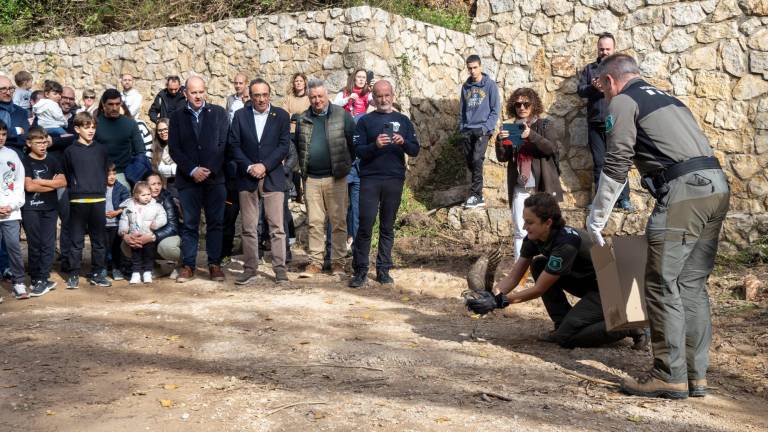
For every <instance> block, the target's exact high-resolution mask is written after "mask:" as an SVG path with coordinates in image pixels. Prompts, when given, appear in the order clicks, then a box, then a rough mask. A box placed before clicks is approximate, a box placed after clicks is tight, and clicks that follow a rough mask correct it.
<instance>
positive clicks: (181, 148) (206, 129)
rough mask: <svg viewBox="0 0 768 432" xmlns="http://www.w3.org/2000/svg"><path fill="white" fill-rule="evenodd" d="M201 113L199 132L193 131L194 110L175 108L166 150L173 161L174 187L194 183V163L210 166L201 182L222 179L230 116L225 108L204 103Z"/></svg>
mask: <svg viewBox="0 0 768 432" xmlns="http://www.w3.org/2000/svg"><path fill="white" fill-rule="evenodd" d="M202 110H203V111H202V112H201V113H200V125H199V130H200V134H199V136H198V134H196V133H195V127H194V126H193V122H194V121H195V117H194V114H192V111H190V110H189V109H188V108H186V107H185V108H183V109H180V110H177V111H174V112H173V114H171V124H170V125H169V131H168V132H169V133H168V151H169V152H170V154H171V159H173V161H174V162H176V166H177V168H176V182H175V184H176V188H177V189H184V188H187V187H192V186H195V185H196V184H197V183H195V181H194V180H193V179H192V177H191V176H190V173H191V172H192V170H193V169H194V168H196V167H199V166H200V167H205V168H208V169H209V170H211V175H210V176H208V178H207V179H206V180H205V181H204V182H203V184H222V183H224V159H225V158H226V156H227V130H228V126H229V120H228V119H229V116H228V115H227V112H226V111H225V110H224V108H222V107H220V106H218V105H213V104H209V103H206V104H205V106H204V107H203V108H202Z"/></svg>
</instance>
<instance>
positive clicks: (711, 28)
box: [696, 21, 739, 43]
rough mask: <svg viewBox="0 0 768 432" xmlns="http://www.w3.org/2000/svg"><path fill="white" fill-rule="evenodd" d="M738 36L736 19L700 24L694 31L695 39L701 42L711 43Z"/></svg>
mask: <svg viewBox="0 0 768 432" xmlns="http://www.w3.org/2000/svg"><path fill="white" fill-rule="evenodd" d="M736 37H739V28H738V26H737V25H736V21H727V22H719V23H714V24H702V25H701V26H699V30H698V31H697V32H696V40H697V41H699V42H701V43H712V42H715V41H718V40H720V39H728V38H736Z"/></svg>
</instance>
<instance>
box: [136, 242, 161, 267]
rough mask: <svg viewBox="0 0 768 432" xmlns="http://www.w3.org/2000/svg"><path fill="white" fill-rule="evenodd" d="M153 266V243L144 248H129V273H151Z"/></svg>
mask: <svg viewBox="0 0 768 432" xmlns="http://www.w3.org/2000/svg"><path fill="white" fill-rule="evenodd" d="M154 265H155V243H147V244H145V245H144V247H140V248H131V271H133V272H134V273H144V272H151V271H152V267H153V266H154Z"/></svg>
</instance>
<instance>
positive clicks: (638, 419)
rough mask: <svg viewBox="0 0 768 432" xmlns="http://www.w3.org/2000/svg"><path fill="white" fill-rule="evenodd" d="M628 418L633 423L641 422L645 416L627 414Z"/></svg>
mask: <svg viewBox="0 0 768 432" xmlns="http://www.w3.org/2000/svg"><path fill="white" fill-rule="evenodd" d="M627 420H629V421H631V422H632V423H641V422H642V421H643V418H642V417H640V416H639V415H631V416H627Z"/></svg>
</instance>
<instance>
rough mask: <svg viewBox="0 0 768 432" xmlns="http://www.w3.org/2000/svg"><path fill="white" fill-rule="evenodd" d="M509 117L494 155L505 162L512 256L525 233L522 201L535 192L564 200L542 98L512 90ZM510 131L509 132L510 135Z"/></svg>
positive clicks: (551, 129)
mask: <svg viewBox="0 0 768 432" xmlns="http://www.w3.org/2000/svg"><path fill="white" fill-rule="evenodd" d="M506 112H507V117H508V118H509V119H508V120H506V121H504V122H503V125H502V130H501V132H499V134H498V136H497V137H496V158H497V159H498V160H499V162H507V189H508V193H509V204H510V207H511V208H512V224H513V225H514V228H515V233H514V240H515V259H518V258H520V248H521V247H522V245H523V239H524V238H525V236H526V235H527V232H526V231H525V228H524V227H523V224H524V222H523V207H524V205H523V203H524V202H525V200H526V198H528V197H529V196H531V195H532V194H534V193H536V192H546V193H550V194H553V195H554V196H555V197H556V198H557V200H558V201H562V199H563V189H562V188H561V187H560V168H559V166H558V141H557V131H556V130H555V127H554V124H553V123H552V121H550V120H549V119H546V118H543V117H542V114H543V113H544V107H543V105H542V103H541V98H540V97H539V95H538V94H537V93H536V91H535V90H533V89H531V88H525V87H524V88H519V89H517V90H515V91H514V92H513V93H512V95H511V96H510V97H509V99H508V100H507V104H506ZM510 131H512V135H514V136H510Z"/></svg>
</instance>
